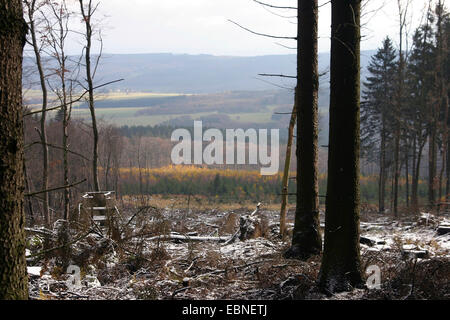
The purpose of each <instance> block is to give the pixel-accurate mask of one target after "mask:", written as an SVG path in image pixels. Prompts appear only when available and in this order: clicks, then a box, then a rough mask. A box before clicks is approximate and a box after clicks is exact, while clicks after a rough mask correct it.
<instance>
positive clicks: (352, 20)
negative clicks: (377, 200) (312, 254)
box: [319, 0, 363, 293]
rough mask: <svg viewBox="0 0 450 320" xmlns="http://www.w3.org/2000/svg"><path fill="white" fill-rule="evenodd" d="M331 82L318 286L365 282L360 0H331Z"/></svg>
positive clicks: (343, 287) (333, 289)
mask: <svg viewBox="0 0 450 320" xmlns="http://www.w3.org/2000/svg"><path fill="white" fill-rule="evenodd" d="M331 8H332V9H331V12H332V13H331V16H332V23H331V64H330V70H331V86H330V135H329V148H328V184H327V200H326V216H325V246H324V252H323V258H322V265H321V268H320V273H319V287H320V288H321V290H323V291H325V292H327V293H334V292H339V291H347V290H351V289H352V288H353V287H355V286H359V285H362V283H363V280H362V271H361V260H360V247H359V211H360V189H359V152H360V150H359V149H360V127H359V123H360V41H361V34H360V17H361V1H360V0H348V1H342V0H332V1H331Z"/></svg>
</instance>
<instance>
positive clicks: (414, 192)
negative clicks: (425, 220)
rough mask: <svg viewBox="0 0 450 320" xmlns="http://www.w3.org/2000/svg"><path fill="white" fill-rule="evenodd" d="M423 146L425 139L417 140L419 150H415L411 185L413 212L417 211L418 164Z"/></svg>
mask: <svg viewBox="0 0 450 320" xmlns="http://www.w3.org/2000/svg"><path fill="white" fill-rule="evenodd" d="M424 146H425V141H423V142H421V141H419V150H418V152H417V160H416V166H415V168H413V170H414V178H413V181H412V185H411V205H412V206H413V209H414V212H415V213H416V214H417V213H419V180H420V165H421V161H422V152H423V148H424Z"/></svg>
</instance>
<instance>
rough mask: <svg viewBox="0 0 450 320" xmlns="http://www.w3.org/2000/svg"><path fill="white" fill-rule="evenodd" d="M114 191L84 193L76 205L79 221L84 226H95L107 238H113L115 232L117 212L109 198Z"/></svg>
mask: <svg viewBox="0 0 450 320" xmlns="http://www.w3.org/2000/svg"><path fill="white" fill-rule="evenodd" d="M114 193H115V191H93V192H85V193H84V195H83V196H82V201H81V202H80V204H79V205H78V213H79V217H80V221H81V222H82V223H84V224H85V225H97V226H98V227H99V229H100V230H101V231H102V232H103V231H105V232H106V234H107V235H108V236H109V237H114V234H115V233H116V231H117V220H118V218H119V217H120V213H119V210H118V209H117V206H116V205H115V201H114V198H113V197H111V195H112V194H114Z"/></svg>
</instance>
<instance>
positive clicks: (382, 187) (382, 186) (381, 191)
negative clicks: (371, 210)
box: [378, 117, 386, 213]
mask: <svg viewBox="0 0 450 320" xmlns="http://www.w3.org/2000/svg"><path fill="white" fill-rule="evenodd" d="M383 118H384V117H383ZM382 126H383V127H382V129H381V146H380V147H381V155H380V178H379V179H380V180H379V185H378V211H379V212H380V213H384V210H385V203H384V201H385V195H386V128H385V124H384V119H383V124H382Z"/></svg>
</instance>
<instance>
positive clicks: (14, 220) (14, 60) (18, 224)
mask: <svg viewBox="0 0 450 320" xmlns="http://www.w3.org/2000/svg"><path fill="white" fill-rule="evenodd" d="M26 32H27V24H26V22H25V20H23V11H22V3H21V1H20V0H0V119H1V120H0V155H1V156H0V300H10V299H27V298H28V277H27V269H26V260H25V231H24V227H25V215H24V210H23V203H24V200H23V197H24V194H23V190H24V176H23V158H24V156H23V153H24V151H23V150H24V145H23V144H24V142H23V112H22V60H23V58H22V57H23V56H22V54H23V46H24V44H25V37H26Z"/></svg>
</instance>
